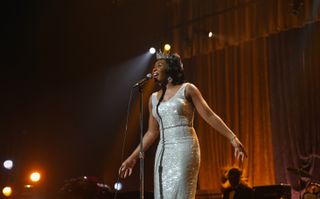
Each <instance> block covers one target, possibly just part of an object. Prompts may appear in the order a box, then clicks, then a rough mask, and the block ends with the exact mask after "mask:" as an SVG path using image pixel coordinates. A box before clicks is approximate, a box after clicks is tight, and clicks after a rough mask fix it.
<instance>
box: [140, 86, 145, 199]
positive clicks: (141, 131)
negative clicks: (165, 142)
mask: <svg viewBox="0 0 320 199" xmlns="http://www.w3.org/2000/svg"><path fill="white" fill-rule="evenodd" d="M139 94H140V153H139V158H140V199H144V147H143V84H139Z"/></svg>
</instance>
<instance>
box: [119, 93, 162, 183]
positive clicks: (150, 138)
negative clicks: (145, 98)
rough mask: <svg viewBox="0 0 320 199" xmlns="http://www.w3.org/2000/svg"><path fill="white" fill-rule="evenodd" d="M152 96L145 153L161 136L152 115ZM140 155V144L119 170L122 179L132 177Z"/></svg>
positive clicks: (145, 139)
mask: <svg viewBox="0 0 320 199" xmlns="http://www.w3.org/2000/svg"><path fill="white" fill-rule="evenodd" d="M151 98H152V95H151V96H150V99H149V103H148V107H149V122H148V130H147V132H146V133H145V134H144V136H143V148H144V151H146V150H148V149H149V147H150V146H151V145H152V144H153V143H154V141H155V140H156V139H157V138H158V136H159V125H158V122H157V120H156V119H155V118H154V117H153V115H152V102H151ZM139 153H140V144H139V145H138V146H137V148H136V149H135V150H134V151H133V152H132V154H131V155H130V156H129V157H128V158H127V159H126V160H125V161H124V162H123V163H122V164H121V166H120V168H119V175H120V177H121V178H126V177H127V176H130V175H131V173H132V169H133V167H134V165H135V164H136V161H137V159H138V158H139Z"/></svg>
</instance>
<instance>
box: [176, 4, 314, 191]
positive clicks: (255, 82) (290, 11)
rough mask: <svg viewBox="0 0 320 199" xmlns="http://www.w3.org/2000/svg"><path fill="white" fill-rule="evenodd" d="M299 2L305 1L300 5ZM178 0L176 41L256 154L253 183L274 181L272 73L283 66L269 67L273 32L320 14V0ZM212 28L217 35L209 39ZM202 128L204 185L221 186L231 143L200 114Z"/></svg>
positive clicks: (216, 106) (194, 77)
mask: <svg viewBox="0 0 320 199" xmlns="http://www.w3.org/2000/svg"><path fill="white" fill-rule="evenodd" d="M299 2H303V3H304V4H303V5H302V6H299V4H296V3H299ZM171 3H172V9H173V10H172V13H173V14H172V15H173V22H172V23H173V25H172V32H173V36H172V40H173V44H174V46H173V48H174V51H177V52H179V53H180V54H181V55H182V57H183V58H185V68H186V73H187V76H188V78H189V80H190V81H191V82H193V83H195V84H196V85H197V86H198V87H199V89H200V91H201V92H202V94H203V96H204V97H205V99H206V100H207V102H208V104H209V105H210V106H211V107H212V108H213V110H214V111H215V112H216V113H217V114H218V115H219V116H220V117H221V118H222V119H223V120H224V121H225V122H226V123H227V125H228V126H229V127H230V128H231V129H232V130H233V131H234V132H235V133H236V134H237V135H238V136H239V138H240V140H241V141H242V142H243V144H244V145H245V146H246V148H247V150H248V155H249V159H247V160H246V161H245V163H244V165H243V167H244V169H245V173H244V176H245V177H247V178H248V181H249V184H250V185H252V186H257V185H266V184H274V183H275V169H274V167H275V165H274V164H275V163H274V158H273V143H272V128H271V125H272V124H271V104H270V102H271V101H270V88H269V86H270V75H276V74H269V70H270V57H271V55H270V53H271V52H272V51H273V46H276V44H274V43H272V44H271V43H270V42H271V37H273V38H274V37H278V35H280V33H282V32H286V31H290V30H291V29H294V28H303V27H304V26H306V25H307V24H310V23H315V22H316V21H319V19H320V15H319V14H318V10H319V1H312V0H306V1H292V0H282V1H280V0H269V1H267V0H251V1H250V0H246V1H238V0H226V1H217V0H215V1H212V0H203V1H194V0H172V1H171ZM208 31H213V32H214V33H215V34H216V36H215V38H213V39H208V37H207V33H208ZM279 37H280V36H279ZM282 50H283V51H289V50H290V49H287V48H283V49H282ZM279 59H281V58H280V57H279ZM282 61H283V62H286V60H284V59H282ZM195 128H196V130H197V133H198V136H199V140H200V145H201V151H202V154H201V155H202V158H201V160H202V162H201V168H200V175H199V189H200V190H208V189H209V190H219V189H220V182H221V176H222V173H223V168H225V167H227V166H232V165H233V164H234V163H235V161H234V158H233V154H232V153H233V152H232V147H231V146H230V144H229V143H228V141H227V140H226V139H225V138H224V137H222V136H221V135H219V133H217V132H214V130H213V129H212V128H210V127H209V126H208V125H207V124H206V123H205V122H204V121H203V120H202V119H199V116H198V117H196V121H195Z"/></svg>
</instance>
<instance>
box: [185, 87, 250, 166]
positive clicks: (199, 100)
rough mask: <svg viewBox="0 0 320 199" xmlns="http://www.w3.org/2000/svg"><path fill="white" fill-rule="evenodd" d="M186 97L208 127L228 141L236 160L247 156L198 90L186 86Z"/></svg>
mask: <svg viewBox="0 0 320 199" xmlns="http://www.w3.org/2000/svg"><path fill="white" fill-rule="evenodd" d="M186 97H187V98H188V99H189V100H191V101H192V103H193V105H194V106H195V108H196V110H197V112H198V113H199V114H200V116H201V117H202V118H203V119H204V120H205V121H206V122H207V123H208V124H210V126H212V127H213V128H214V129H216V130H217V131H219V132H220V133H221V134H222V135H224V136H225V137H227V138H228V139H229V140H230V143H231V144H232V146H233V147H234V148H235V156H236V158H237V159H241V160H243V158H244V157H246V156H247V153H246V151H245V149H244V147H243V145H242V144H241V142H240V141H239V139H238V138H237V136H236V135H235V134H234V133H233V132H232V131H231V130H230V128H229V127H228V126H227V125H226V124H225V123H224V122H223V120H222V119H221V118H220V117H219V116H218V115H217V114H215V113H214V112H213V111H212V109H211V108H210V107H209V106H208V104H207V102H206V101H205V100H204V98H203V97H202V95H201V93H200V91H199V89H198V88H197V87H196V86H194V85H193V84H188V85H187V87H186Z"/></svg>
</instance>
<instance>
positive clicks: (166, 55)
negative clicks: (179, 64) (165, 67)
mask: <svg viewBox="0 0 320 199" xmlns="http://www.w3.org/2000/svg"><path fill="white" fill-rule="evenodd" d="M156 57H157V59H172V58H173V57H172V55H171V54H170V53H169V52H162V51H161V50H159V51H158V52H157V53H156Z"/></svg>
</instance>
